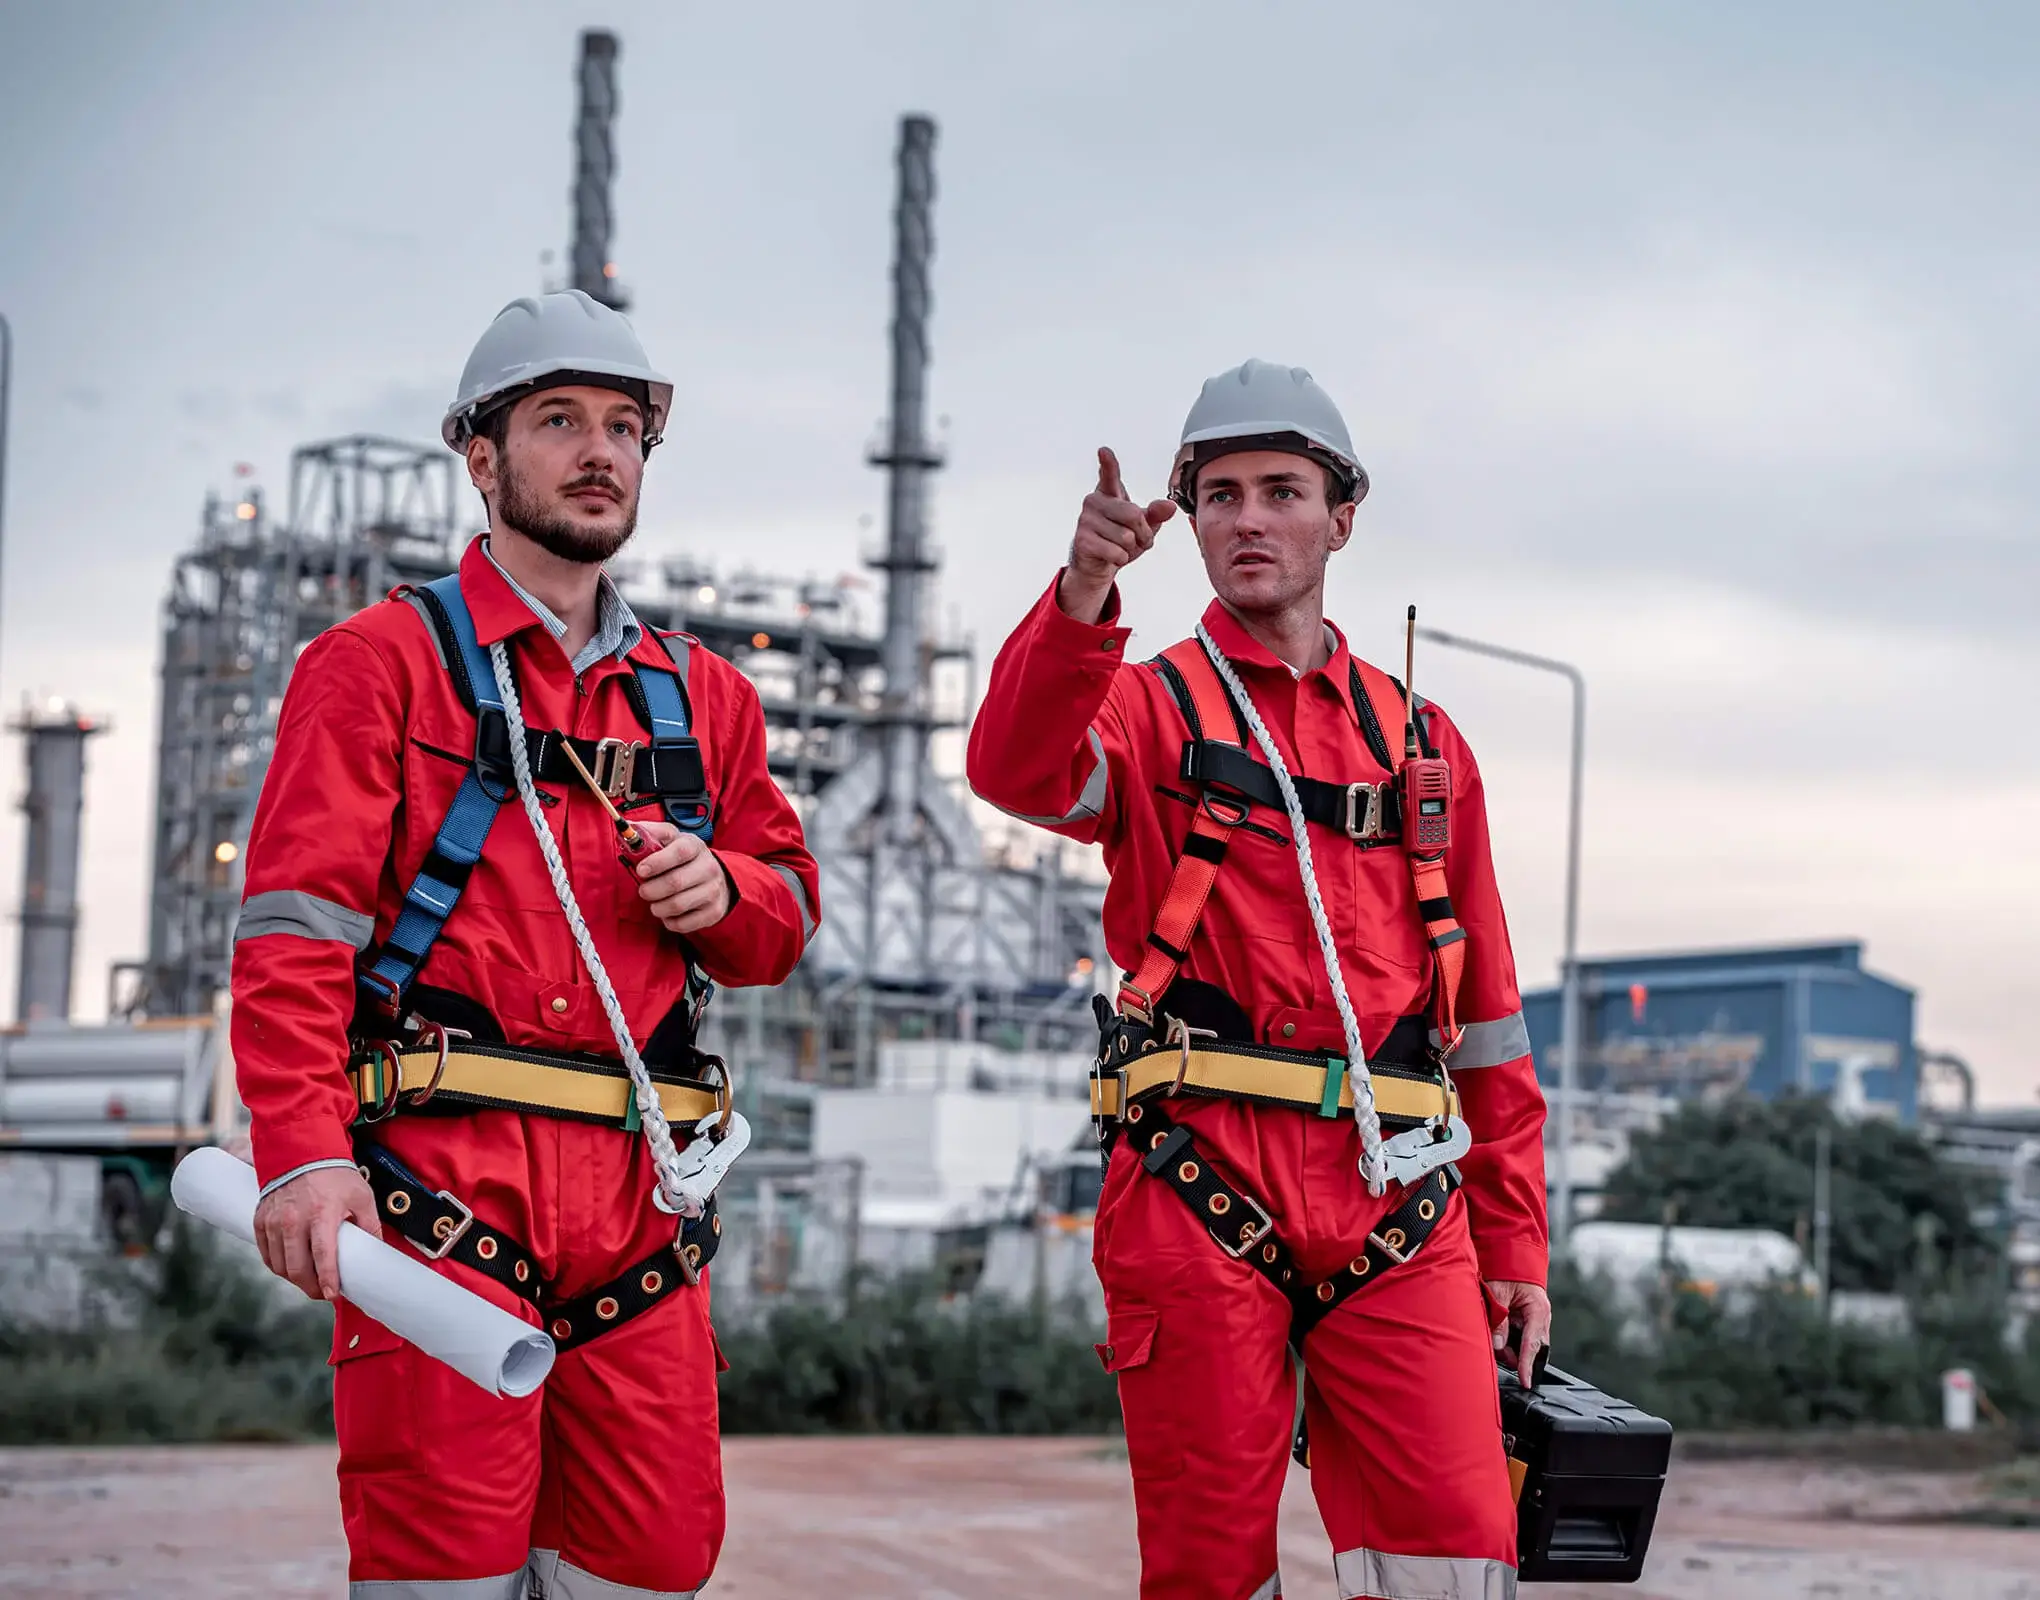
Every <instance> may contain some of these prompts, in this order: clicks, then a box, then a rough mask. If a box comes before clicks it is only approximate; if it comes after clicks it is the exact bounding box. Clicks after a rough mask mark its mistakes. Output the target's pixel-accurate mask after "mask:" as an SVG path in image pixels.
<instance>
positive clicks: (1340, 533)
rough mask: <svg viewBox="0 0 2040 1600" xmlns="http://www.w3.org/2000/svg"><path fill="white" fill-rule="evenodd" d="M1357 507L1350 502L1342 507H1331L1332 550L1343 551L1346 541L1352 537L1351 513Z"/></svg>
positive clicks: (1357, 508)
mask: <svg viewBox="0 0 2040 1600" xmlns="http://www.w3.org/2000/svg"><path fill="white" fill-rule="evenodd" d="M1359 509H1360V508H1359V506H1358V505H1357V504H1356V503H1355V502H1354V501H1351V500H1348V501H1347V502H1346V503H1345V504H1344V505H1338V506H1333V507H1332V548H1333V549H1334V550H1343V549H1345V548H1346V541H1347V540H1349V539H1351V538H1352V537H1353V513H1354V512H1355V511H1357V510H1359Z"/></svg>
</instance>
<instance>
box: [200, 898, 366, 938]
mask: <svg viewBox="0 0 2040 1600" xmlns="http://www.w3.org/2000/svg"><path fill="white" fill-rule="evenodd" d="M266 933H288V934H291V935H293V936H295V937H296V938H299V939H333V940H336V941H338V942H339V943H341V944H351V945H353V946H354V948H355V949H357V950H366V949H367V948H368V944H369V941H370V940H371V939H373V938H374V937H375V918H374V917H371V916H370V915H369V914H368V913H367V912H366V911H354V910H351V909H349V908H348V907H346V906H342V905H335V904H334V903H333V902H332V901H331V900H321V899H320V898H319V897H318V896H317V895H315V894H307V893H305V891H304V890H302V889H267V890H264V891H263V892H262V893H261V894H251V895H250V896H248V898H247V899H246V900H243V901H242V902H241V920H240V921H239V922H237V923H236V924H235V925H234V943H236V944H239V943H240V942H241V941H242V940H243V939H259V938H261V937H262V936H263V935H264V934H266Z"/></svg>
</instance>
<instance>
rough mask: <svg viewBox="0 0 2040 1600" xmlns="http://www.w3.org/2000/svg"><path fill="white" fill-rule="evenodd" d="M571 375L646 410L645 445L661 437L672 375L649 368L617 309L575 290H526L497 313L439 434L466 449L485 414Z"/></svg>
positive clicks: (463, 376)
mask: <svg viewBox="0 0 2040 1600" xmlns="http://www.w3.org/2000/svg"><path fill="white" fill-rule="evenodd" d="M577 380H578V381H583V382H586V383H590V384H593V385H596V386H597V387H600V388H605V389H618V390H621V391H622V392H623V393H625V394H628V395H630V396H632V397H633V398H634V399H636V400H637V402H638V403H639V404H640V405H642V406H643V407H644V408H645V441H644V443H645V449H646V451H647V452H649V451H650V450H651V448H652V446H653V445H655V444H657V443H658V442H659V436H660V434H661V433H663V432H664V431H665V427H666V415H667V413H668V412H669V411H671V410H672V407H673V385H672V383H671V381H670V380H668V379H667V378H665V377H663V376H661V375H660V374H659V373H656V372H654V371H653V370H652V364H651V362H650V360H649V359H648V358H647V357H646V355H645V347H644V346H643V345H641V344H639V343H638V336H637V335H636V334H635V333H633V332H632V331H631V326H630V324H629V323H628V322H626V321H624V320H623V317H622V315H621V314H620V313H619V312H616V311H612V310H611V309H610V308H609V307H608V306H605V305H603V304H602V303H601V302H600V301H597V300H594V299H591V298H590V297H589V296H587V295H585V294H583V293H582V292H581V291H580V290H579V289H567V290H563V291H561V292H560V293H558V294H543V295H538V296H535V297H534V296H531V295H526V296H525V297H524V298H523V299H521V300H512V301H511V302H510V303H509V304H508V305H507V306H505V307H504V308H503V309H502V310H501V311H499V312H497V313H496V320H495V321H494V322H492V323H490V324H489V326H488V328H487V329H486V330H485V331H484V332H483V334H482V336H481V338H479V339H478V340H476V341H475V348H474V353H473V354H472V355H470V356H469V357H468V360H467V366H466V367H464V368H463V369H462V370H461V375H460V396H459V398H458V399H456V400H455V401H454V402H453V404H452V405H450V406H449V407H447V410H446V420H445V421H443V422H442V423H440V425H439V436H440V437H441V438H442V439H444V440H445V441H446V444H447V448H448V449H451V450H464V449H466V448H467V442H468V440H469V439H471V438H472V437H474V425H475V419H476V418H478V417H480V416H481V415H482V414H483V413H484V412H488V411H493V410H494V409H495V408H496V407H497V406H499V405H505V404H509V403H511V402H513V401H515V400H519V399H522V398H523V397H524V396H525V395H527V394H531V393H535V392H536V391H537V390H540V389H557V388H561V387H563V386H564V385H566V384H569V383H573V382H575V381H577Z"/></svg>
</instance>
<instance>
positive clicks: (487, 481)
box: [467, 433, 496, 495]
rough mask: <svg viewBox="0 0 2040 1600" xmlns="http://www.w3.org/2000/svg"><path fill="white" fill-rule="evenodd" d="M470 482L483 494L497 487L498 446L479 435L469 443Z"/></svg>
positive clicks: (468, 464)
mask: <svg viewBox="0 0 2040 1600" xmlns="http://www.w3.org/2000/svg"><path fill="white" fill-rule="evenodd" d="M467 467H468V482H469V483H471V484H473V485H474V486H475V487H476V488H477V489H479V490H481V492H482V493H483V494H485V495H486V494H488V493H489V492H490V491H491V490H493V489H494V488H495V487H496V446H495V444H494V442H493V441H492V440H489V439H485V438H483V437H482V436H481V435H480V434H479V433H478V434H476V435H474V436H473V437H472V438H471V439H469V440H468V442H467Z"/></svg>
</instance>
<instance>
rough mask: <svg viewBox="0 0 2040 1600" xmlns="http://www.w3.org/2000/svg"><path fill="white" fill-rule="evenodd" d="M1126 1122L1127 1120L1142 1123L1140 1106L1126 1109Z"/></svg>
mask: <svg viewBox="0 0 2040 1600" xmlns="http://www.w3.org/2000/svg"><path fill="white" fill-rule="evenodd" d="M1126 1120H1127V1121H1128V1122H1138V1121H1140V1107H1139V1106H1128V1107H1127V1108H1126Z"/></svg>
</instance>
